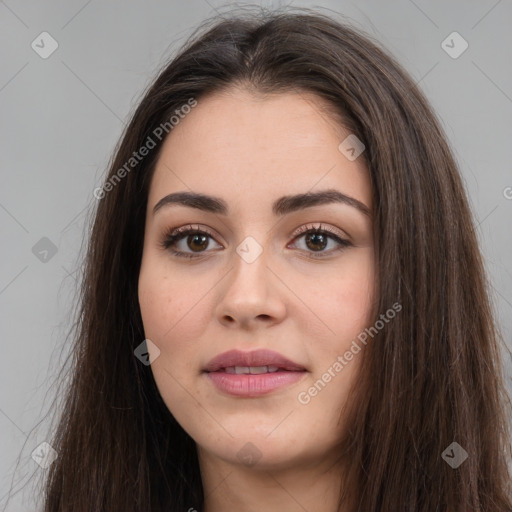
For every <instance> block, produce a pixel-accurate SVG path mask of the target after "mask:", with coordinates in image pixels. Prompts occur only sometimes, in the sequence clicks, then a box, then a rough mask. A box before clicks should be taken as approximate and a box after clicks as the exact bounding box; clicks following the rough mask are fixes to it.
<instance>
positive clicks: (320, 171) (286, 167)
mask: <svg viewBox="0 0 512 512" xmlns="http://www.w3.org/2000/svg"><path fill="white" fill-rule="evenodd" d="M336 116H337V113H336V112H334V111H333V107H332V106H330V105H329V104H328V103H327V102H325V101H324V100H323V99H322V98H319V97H317V96H315V95H314V94H312V93H306V92H290V93H280V94H272V95H267V96H262V95H260V94H257V95H255V94H253V93H251V92H248V91H246V90H242V89H230V90H227V91H223V92H221V93H214V94H211V95H209V96H206V97H205V98H201V99H200V100H198V103H197V106H196V107H194V108H193V109H192V110H191V111H190V113H188V114H187V115H185V116H184V118H182V119H181V120H180V122H179V124H177V125H176V126H174V128H173V129H172V131H171V132H170V134H169V135H168V136H167V138H166V140H165V141H164V144H163V147H162V150H161V153H160V156H159V159H158V162H157V164H156V168H155V172H154V175H153V179H152V182H151V188H150V194H149V201H148V207H151V206H153V205H154V204H155V203H156V202H157V201H158V200H159V199H160V198H161V196H162V195H165V194H168V193H171V192H174V191H178V190H179V191H185V190H193V191H196V192H202V193H208V194H212V195H216V196H222V197H226V199H227V200H228V201H230V202H231V200H233V201H249V200H251V198H252V200H253V201H255V202H257V203H258V204H261V205H262V201H265V202H268V203H270V202H272V199H273V198H274V197H278V196H282V195H286V194H293V193H305V192H308V191H311V190H314V189H315V188H321V189H325V188H329V187H334V188H337V189H338V190H341V191H342V192H343V193H346V194H348V195H351V196H353V197H356V198H357V199H359V200H360V201H362V202H364V203H366V204H367V205H368V206H370V201H371V191H370V182H369V176H368V171H367V169H366V165H365V162H364V160H363V157H362V156H361V157H359V158H357V159H356V160H354V161H350V160H348V159H347V158H346V157H345V156H344V154H342V153H341V152H340V150H339V149H338V146H339V145H340V143H341V142H342V141H343V140H344V139H345V138H346V137H347V136H348V135H350V132H349V131H348V130H347V129H346V128H345V127H344V126H342V125H341V124H340V123H339V122H337V121H336Z"/></svg>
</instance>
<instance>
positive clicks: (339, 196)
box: [153, 188, 371, 217]
mask: <svg viewBox="0 0 512 512" xmlns="http://www.w3.org/2000/svg"><path fill="white" fill-rule="evenodd" d="M332 203H342V204H346V205H348V206H352V207H353V208H356V209H357V210H359V211H360V212H361V213H363V214H364V215H367V216H368V217H371V212H370V210H369V208H368V207H367V206H366V205H365V204H363V203H362V202H361V201H358V200H357V199H355V198H353V197H350V196H347V195H346V194H343V193H341V192H340V191H338V190H335V189H332V188H331V189H327V190H322V191H320V192H307V193H305V194H297V195H293V196H283V197H280V198H279V199H277V200H276V201H275V202H274V203H273V205H272V212H273V214H274V215H275V216H283V215H287V214H289V213H293V212H296V211H299V210H303V209H305V208H311V207H313V206H318V205H324V204H332ZM171 205H181V206H187V207H189V208H196V209H197V210H202V211H204V212H209V213H216V214H220V215H228V214H229V207H228V204H227V203H226V202H225V201H224V200H223V199H221V198H220V197H214V196H209V195H206V194H200V193H196V192H174V193H172V194H168V195H166V196H165V197H162V199H160V201H158V203H156V205H155V206H154V208H153V215H155V213H156V212H157V211H159V210H160V209H161V208H163V207H165V206H171Z"/></svg>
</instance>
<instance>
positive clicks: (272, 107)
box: [139, 89, 375, 468]
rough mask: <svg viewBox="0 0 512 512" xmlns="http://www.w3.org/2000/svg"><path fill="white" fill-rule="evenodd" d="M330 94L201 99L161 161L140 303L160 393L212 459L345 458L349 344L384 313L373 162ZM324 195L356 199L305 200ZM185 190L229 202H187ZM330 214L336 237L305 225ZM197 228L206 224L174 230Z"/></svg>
mask: <svg viewBox="0 0 512 512" xmlns="http://www.w3.org/2000/svg"><path fill="white" fill-rule="evenodd" d="M320 101H321V100H319V99H318V98H317V97H316V96H314V95H311V94H307V93H302V94H292V93H289V94H288V93H287V94H279V95H275V96H271V97H267V98H265V99H262V98H261V97H254V96H253V95H251V94H250V93H248V92H245V91H242V90H238V89H236V90H233V89H232V90H231V91H229V92H226V93H223V94H215V95H211V96H209V97H207V98H205V99H201V100H200V101H199V102H198V104H197V106H196V107H195V108H193V109H191V111H190V113H188V114H187V115H186V116H185V117H184V118H183V119H181V121H180V122H179V124H177V125H176V126H174V128H173V129H172V131H171V132H170V134H169V136H168V137H167V139H166V140H165V143H164V145H163V148H162V152H161V154H160V157H159V160H158V162H157V165H156V168H155V173H154V176H153V178H152V182H151V187H150V191H149V197H148V209H147V215H146V226H145V239H144V251H143V258H142V264H141V269H140V276H139V302H140V308H141V313H142V319H143V323H144V330H145V335H146V338H147V339H149V340H151V342H152V343H153V344H154V345H152V344H150V343H148V346H149V348H150V354H151V358H152V359H154V360H153V361H152V364H151V369H152V371H153V375H154V378H155V381H156V384H157V386H158V389H159V391H160V393H161V395H162V398H163V400H164V402H165V403H166V405H167V407H168V408H169V410H170V412H171V413H172V414H173V415H174V417H175V418H176V420H177V421H178V422H179V423H180V424H181V425H182V427H183V428H184V429H185V430H186V431H187V432H188V434H189V435H190V436H191V437H192V438H193V439H194V440H195V441H196V443H197V445H198V450H199V456H200V460H203V461H205V460H209V461H214V460H217V461H218V460H219V459H222V460H223V461H224V463H235V464H246V465H254V464H257V465H258V467H260V468H279V467H281V468H284V467H287V466H290V467H291V466H294V467H296V466H297V465H298V464H308V463H309V464H311V463H315V461H317V462H318V460H319V458H322V460H323V461H329V460H332V458H333V457H334V456H335V450H334V449H333V448H334V447H335V445H336V444H337V443H338V442H339V440H340V437H341V434H342V431H343V421H341V422H339V413H340V409H341V407H342V406H343V405H344V404H345V402H346V400H347V399H348V398H349V394H348V391H349V387H350V385H351V384H352V383H353V381H354V379H355V378H356V376H357V371H356V370H357V368H358V366H359V364H360V361H361V359H362V356H361V352H358V353H355V354H354V352H355V351H352V355H353V357H352V358H351V359H348V358H347V357H344V354H345V353H347V351H349V350H350V349H351V347H353V346H354V345H353V341H354V340H356V339H357V336H358V335H359V334H360V333H361V332H362V331H363V330H364V329H365V327H367V326H368V325H370V324H371V323H372V317H371V310H372V303H373V300H374V293H375V286H374V248H373V240H372V224H371V217H370V215H368V214H367V213H365V212H364V208H365V207H366V208H367V209H368V210H371V208H372V204H371V188H370V180H369V175H368V170H367V168H366V167H365V164H364V162H363V158H362V157H361V158H356V159H354V158H353V157H352V158H350V159H349V158H348V157H347V156H345V155H350V152H349V153H347V152H346V145H347V144H348V143H345V145H343V146H342V149H339V148H338V146H340V144H341V143H342V142H343V141H344V139H345V138H346V137H347V136H348V135H350V132H347V131H343V130H342V129H341V128H340V127H339V126H338V125H336V124H335V123H334V122H333V121H332V120H331V119H330V118H329V117H328V116H327V115H326V114H325V113H324V112H323V111H321V110H320V108H319V106H321V105H322V103H319V102H320ZM349 140H350V139H349ZM343 148H344V149H343ZM327 190H331V191H333V192H334V193H335V192H338V193H339V194H343V195H344V196H346V197H349V198H352V200H351V201H348V202H347V201H331V202H328V201H325V202H322V201H315V200H311V201H308V200H305V199H304V198H302V199H301V196H303V195H304V194H311V195H314V194H317V193H319V192H321V191H327ZM176 193H183V194H185V193H187V194H201V195H202V196H209V197H210V196H211V197H214V198H217V199H215V200H208V201H202V200H201V201H200V200H191V201H188V204H187V205H185V204H181V203H180V202H175V201H171V200H170V198H169V197H168V196H169V195H170V194H176ZM334 195H335V194H333V195H332V196H331V197H334ZM294 196H298V199H294ZM166 197H167V201H166V200H164V201H163V202H161V201H162V199H163V198H166ZM176 197H177V196H175V198H176ZM340 197H343V196H340ZM182 198H183V197H182ZM178 199H179V197H178ZM306 199H307V198H306ZM220 203H221V204H222V206H221V205H220ZM156 205H159V206H158V208H157V209H156V211H154V209H155V206H156ZM361 205H362V206H361ZM320 224H321V225H322V228H323V229H326V230H328V231H327V232H326V233H325V232H324V233H323V234H316V235H315V234H309V235H308V234H307V233H306V234H304V231H307V230H308V229H310V228H318V227H319V226H320ZM190 225H191V226H190ZM187 226H188V227H191V228H192V230H195V231H199V232H200V233H195V234H188V235H187V234H185V235H183V234H181V238H180V237H178V238H176V239H175V240H174V243H173V241H172V239H168V238H167V237H168V235H169V233H170V232H172V231H173V230H175V229H176V228H187ZM171 234H172V233H171ZM338 239H339V240H341V242H340V241H338ZM343 241H346V242H343ZM166 242H167V243H166ZM173 251H179V252H180V253H181V256H180V255H176V254H175V253H174V252H173ZM187 256H191V258H188V257H187ZM141 342H142V340H141ZM359 345H361V344H359ZM155 346H156V347H158V350H156V349H155V348H151V347H155ZM362 347H363V350H364V345H362ZM232 350H237V351H239V352H241V354H240V353H239V354H238V355H236V354H235V357H234V359H231V358H228V359H225V360H221V361H218V364H217V365H216V367H219V366H220V368H218V371H213V370H214V369H215V366H213V367H212V366H209V363H210V362H211V361H212V360H213V359H214V358H216V357H217V356H219V355H220V354H223V353H225V352H227V351H232ZM257 350H265V351H274V352H275V353H277V355H276V354H270V355H269V354H268V353H262V354H261V357H260V358H258V357H254V354H252V352H254V351H257ZM279 355H280V356H282V357H283V358H286V359H287V360H288V361H289V362H293V363H295V368H293V367H292V366H290V364H289V363H288V364H285V363H284V362H283V361H282V360H279ZM340 358H342V360H343V361H344V363H341V359H340ZM337 362H338V364H337V365H336V363H337ZM269 366H270V368H269ZM340 366H341V367H342V369H341V370H340ZM235 367H236V368H235ZM276 367H277V368H278V369H277V371H275V370H276ZM207 368H209V369H210V370H211V371H210V372H208V371H205V370H206V369H207ZM246 372H249V373H248V374H247V373H246ZM262 372H263V373H262ZM329 377H330V378H329ZM315 383H316V384H315ZM315 390H316V392H315ZM342 420H343V418H342Z"/></svg>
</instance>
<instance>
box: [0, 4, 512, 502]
mask: <svg viewBox="0 0 512 512" xmlns="http://www.w3.org/2000/svg"><path fill="white" fill-rule="evenodd" d="M238 5H243V3H239V4H238ZM244 5H245V4H244ZM260 5H263V6H265V7H272V6H274V7H280V6H283V5H285V2H270V1H267V2H263V3H260ZM286 5H292V6H296V7H316V6H321V7H322V8H323V9H322V12H324V13H329V11H328V9H332V10H334V11H336V12H339V13H342V14H343V15H344V16H346V18H347V20H348V21H349V22H351V23H352V24H353V25H355V26H356V27H358V28H361V29H363V30H365V31H366V32H368V33H369V34H370V35H372V36H374V37H375V38H376V39H378V40H379V41H381V42H382V43H383V44H384V45H385V47H387V48H388V49H389V51H390V52H391V53H392V54H394V55H395V56H396V57H397V59H398V60H399V61H400V62H401V63H402V64H403V65H404V66H405V68H406V69H407V70H408V71H409V72H410V74H411V75H412V76H413V77H414V78H415V80H416V81H417V82H419V84H420V86H421V88H422V89H423V91H424V92H425V93H426V95H427V97H428V98H429V100H430V101H431V103H432V105H433V107H434V109H435V110H436V112H437V113H438V116H439V118H440V120H441V122H442V125H443V127H444V129H445V131H446V134H447V137H448V138H449V142H450V144H451V146H452V148H453V151H454V153H455V157H456V159H457V161H458V163H459V165H460V168H461V172H462V174H463V178H464V181H465V184H466V187H467V191H468V194H469V197H470V201H471V205H472V207H473V211H474V213H475V216H476V219H477V222H478V233H479V237H480V241H481V247H482V250H483V253H484V256H485V261H486V266H487V269H488V272H489V277H490V280H491V283H492V286H493V299H494V302H495V306H496V312H497V321H498V323H499V325H500V327H501V329H502V332H503V336H504V338H505V340H506V343H507V344H508V345H509V347H511V346H512V342H511V337H512V314H511V313H512V263H511V261H510V255H511V254H512V251H511V249H512V239H511V234H510V233H511V229H510V224H511V222H510V221H511V214H512V188H510V187H512V173H511V158H510V157H511V152H510V148H511V144H512V143H511V141H510V139H511V135H512V133H511V132H512V129H511V126H512V123H511V121H512V72H511V65H510V62H511V59H510V50H511V49H512V31H511V30H510V25H511V22H512V3H511V2H510V0H508V1H507V0H499V1H496V0H485V1H468V0H464V1H462V0H461V1H449V2H446V1H441V0H439V1H432V2H426V1H420V0H414V1H412V0H399V1H390V2H382V1H377V0H374V1H368V0H365V1H359V2H348V1H337V2H335V1H330V2H328V1H323V2H315V3H312V2H307V1H306V2H297V1H296V2H287V3H286ZM218 9H219V10H220V11H221V12H224V13H226V12H227V9H226V4H225V2H221V1H214V0H208V1H206V0H190V1H187V2H186V3H185V2H178V1H167V2H165V1H161V0H160V1H157V0H152V1H151V2H147V3H143V2H142V1H135V0H129V1H126V0H124V1H122V2H121V1H108V2H107V1H104V2H100V1H99V0H89V1H86V0H73V1H68V2H64V1H61V2H57V1H46V2H40V1H30V2H29V1H15V0H7V1H5V2H0V43H1V44H0V48H1V52H2V66H1V67H0V109H1V119H2V123H1V138H0V140H1V144H2V146H1V157H0V158H1V173H2V174H1V183H2V186H1V189H0V226H1V229H2V231H1V240H2V265H1V268H0V310H1V314H2V317H1V318H2V322H1V338H2V357H1V358H0V375H1V379H2V381H1V384H2V385H1V386H0V433H1V436H0V478H1V480H0V510H8V511H10V512H14V511H27V510H36V504H35V502H34V501H33V494H34V490H32V489H31V487H30V486H27V487H26V488H25V489H24V491H20V492H19V493H17V494H15V492H16V491H17V490H18V489H20V488H22V487H23V485H24V484H25V483H26V482H28V478H29V477H30V475H32V474H34V473H37V472H38V471H44V469H42V468H40V467H39V465H37V464H36V463H35V461H34V460H33V459H32V458H31V453H32V451H33V450H34V449H35V448H36V447H37V446H38V445H39V444H40V443H42V442H43V441H45V440H46V439H47V437H48V428H49V427H48V425H46V423H45V422H43V423H41V424H40V425H39V426H38V428H35V427H36V426H37V424H38V422H40V421H41V420H42V419H43V417H44V415H45V413H46V412H47V408H48V407H49V406H50V403H51V400H52V399H53V396H54V395H53V394H54V392H55V390H54V389H53V388H51V387H50V385H51V383H52V382H53V379H54V378H55V376H56V375H57V372H58V370H59V368H60V367H61V366H62V365H63V364H64V362H65V356H66V355H67V350H68V346H69V345H65V334H66V332H67V329H68V328H69V325H70V315H71V309H70V308H71V303H72V299H73V296H74V292H75V287H76V284H77V283H76V277H77V276H76V271H77V269H78V268H79V267H80V264H81V263H80V257H81V254H82V253H81V251H83V249H81V247H82V240H83V237H84V236H83V232H84V227H85V224H86V221H87V209H88V208H89V207H90V206H91V205H92V204H93V203H94V201H95V199H94V197H93V195H92V192H93V190H94V188H95V187H97V186H99V185H100V184H101V180H102V175H103V173H104V172H105V169H106V167H107V164H108V160H109V158H110V155H111V153H112V151H113V148H114V145H115V143H116V142H117V140H118V137H119V136H120V134H121V131H122V128H123V125H124V124H125V123H126V122H127V120H128V119H129V115H130V113H131V112H132V111H133V109H134V107H135V105H136V104H137V101H138V99H140V96H141V92H142V90H143V89H144V88H145V87H146V86H147V85H148V84H149V82H150V81H151V79H152V78H153V77H154V74H155V71H156V70H157V69H158V68H159V67H160V66H161V65H162V64H163V62H164V61H165V60H166V59H167V58H168V57H169V55H170V54H171V52H173V51H175V50H177V48H178V47H179V46H180V45H181V44H182V43H183V42H184V40H185V38H186V37H187V36H188V35H189V34H190V33H191V31H192V30H193V29H194V28H195V27H196V26H197V24H198V23H199V22H201V21H202V20H203V19H205V18H207V17H209V16H210V15H212V14H215V12H216V10H218ZM43 31H46V32H49V33H50V34H51V36H52V37H53V38H54V39H55V40H56V41H57V42H58V45H59V46H58V49H57V50H56V51H55V52H54V53H53V54H52V55H50V56H49V57H48V58H46V59H43V58H41V57H40V56H39V54H38V53H36V51H34V50H33V49H32V47H31V43H32V41H34V40H36V42H37V41H40V39H38V36H39V34H41V32H43ZM453 31H457V32H458V33H459V34H460V35H461V36H462V37H463V38H464V39H465V40H466V41H467V43H468V44H469V47H468V49H467V50H466V51H465V52H464V53H462V54H461V55H460V56H459V57H458V58H452V57H450V56H449V55H448V54H447V53H446V52H445V50H444V49H443V48H442V46H441V43H442V42H443V40H445V39H446V38H447V36H448V35H449V34H451V33H452V32H453ZM39 44H41V43H39ZM454 44H455V47H456V48H457V47H458V46H457V45H458V44H459V43H458V42H457V43H454ZM459 47H460V46H459ZM45 48H48V44H46V45H45ZM507 62H508V64H507ZM43 237H46V238H47V239H49V240H50V241H51V243H52V244H53V245H54V246H55V249H56V250H57V252H56V253H55V254H53V255H52V252H51V250H50V252H49V253H48V254H45V253H44V252H42V251H44V249H45V248H46V249H48V246H49V242H48V241H47V240H45V241H42V242H41V241H40V240H41V239H42V238H43ZM36 244H38V245H36ZM34 246H36V249H34V250H33V247H34ZM468 277H470V276H468ZM504 358H505V371H506V379H507V385H508V386H509V389H512V365H511V359H510V354H509V353H507V352H505V353H504ZM11 485H12V486H13V488H12V493H13V494H14V495H13V496H12V497H11V499H10V500H9V502H8V505H7V507H6V502H7V494H8V492H9V489H10V488H11ZM4 507H6V508H4Z"/></svg>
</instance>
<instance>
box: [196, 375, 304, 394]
mask: <svg viewBox="0 0 512 512" xmlns="http://www.w3.org/2000/svg"><path fill="white" fill-rule="evenodd" d="M306 373H307V372H306V371H302V372H292V371H277V372H272V373H260V374H258V375H254V374H242V375H237V374H233V373H225V372H209V373H207V374H206V375H207V377H208V378H209V379H210V380H211V381H212V382H213V383H214V384H215V386H216V387H217V389H219V390H220V391H223V392H224V393H228V394H229V395H234V396H244V397H254V396H260V395H265V394H267V393H270V392H272V391H274V390H276V389H280V388H283V387H285V386H289V385H290V384H293V383H294V382H297V381H299V380H300V379H302V378H303V377H304V375H305V374H306Z"/></svg>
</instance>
